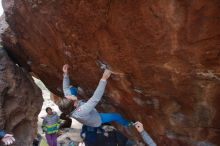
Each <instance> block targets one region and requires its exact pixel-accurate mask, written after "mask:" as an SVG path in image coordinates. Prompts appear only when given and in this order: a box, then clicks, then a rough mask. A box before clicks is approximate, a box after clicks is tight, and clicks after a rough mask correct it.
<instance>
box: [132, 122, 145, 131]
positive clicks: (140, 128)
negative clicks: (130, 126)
mask: <svg viewBox="0 0 220 146" xmlns="http://www.w3.org/2000/svg"><path fill="white" fill-rule="evenodd" d="M134 126H135V128H136V129H137V131H138V132H140V133H141V132H142V131H144V126H143V124H142V123H141V122H136V123H134Z"/></svg>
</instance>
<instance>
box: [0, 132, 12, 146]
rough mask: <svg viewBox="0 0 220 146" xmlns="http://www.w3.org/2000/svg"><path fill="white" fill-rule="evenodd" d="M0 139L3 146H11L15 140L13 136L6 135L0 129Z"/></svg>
mask: <svg viewBox="0 0 220 146" xmlns="http://www.w3.org/2000/svg"><path fill="white" fill-rule="evenodd" d="M0 138H1V141H2V142H3V143H4V144H5V145H10V144H13V143H14V142H15V138H14V136H13V135H11V134H6V133H5V131H4V130H2V129H0Z"/></svg>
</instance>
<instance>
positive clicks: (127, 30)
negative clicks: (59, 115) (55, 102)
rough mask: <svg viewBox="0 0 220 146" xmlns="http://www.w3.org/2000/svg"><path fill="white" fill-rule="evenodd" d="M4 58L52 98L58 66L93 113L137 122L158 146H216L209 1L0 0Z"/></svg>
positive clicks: (218, 67) (218, 89)
mask: <svg viewBox="0 0 220 146" xmlns="http://www.w3.org/2000/svg"><path fill="white" fill-rule="evenodd" d="M3 6H4V10H5V15H6V21H7V22H8V24H9V28H7V30H6V31H5V32H4V33H3V34H2V36H3V44H4V45H5V46H6V47H7V49H8V52H9V53H10V55H11V57H13V58H14V60H15V61H16V62H17V63H18V64H20V65H21V66H23V67H25V68H26V69H27V70H29V71H30V72H32V73H33V74H34V75H35V76H37V77H39V78H40V79H41V80H42V81H43V82H44V83H45V84H46V86H47V87H48V88H49V89H50V90H51V91H52V92H53V93H54V94H56V95H58V96H61V95H62V88H61V83H62V70H61V68H62V65H63V64H64V63H68V64H70V66H71V67H72V68H71V72H70V74H71V78H72V80H73V82H74V84H77V85H79V86H80V87H82V89H83V90H84V91H85V94H86V95H87V97H88V96H89V95H91V94H92V92H93V91H94V89H95V87H96V85H97V83H98V80H99V78H100V76H101V70H100V68H99V66H98V65H97V62H98V61H102V62H104V63H106V64H108V65H109V66H110V67H111V69H112V70H113V71H115V72H117V73H119V74H118V75H114V76H113V77H112V79H111V80H110V81H109V83H108V87H107V90H106V92H105V97H104V98H103V100H102V105H101V107H102V108H103V109H105V111H118V112H121V113H123V114H124V115H125V116H126V117H127V118H129V119H134V120H140V121H142V122H143V123H144V125H145V129H146V130H147V131H148V132H149V133H150V135H152V137H153V138H154V139H155V141H156V142H157V143H158V145H161V146H163V145H169V146H172V145H174V146H176V145H184V146H186V145H202V144H206V145H212V144H213V145H214V144H215V145H220V141H219V137H220V132H219V128H220V127H219V122H220V118H219V117H220V109H219V105H218V104H219V103H220V99H219V96H220V75H219V72H220V29H219V26H220V13H219V8H220V1H219V0H194V1H188V0H181V1H180V0H154V1H151V0H148V1H144V0H138V1H137V0H120V1H116V0H109V1H101V0H83V1H82V0H81V1H80V0H74V1H72V0H63V1H58V0H51V1H41V0H32V1H30V0H25V1H24V0H10V1H9V0H3Z"/></svg>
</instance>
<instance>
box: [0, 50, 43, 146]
mask: <svg viewBox="0 0 220 146" xmlns="http://www.w3.org/2000/svg"><path fill="white" fill-rule="evenodd" d="M42 102H43V98H42V94H41V90H40V89H39V88H38V87H37V86H36V85H35V83H34V81H33V79H32V78H31V76H30V75H29V74H28V72H26V71H24V70H23V69H22V68H20V67H18V66H16V65H15V64H14V63H13V62H12V61H11V60H10V59H9V57H8V55H7V53H6V52H5V51H4V50H3V49H2V47H1V48H0V128H1V129H4V130H6V131H7V132H8V133H13V135H14V137H15V139H16V141H15V143H14V144H13V146H30V145H31V144H32V142H33V139H34V138H36V134H37V118H38V114H39V112H40V109H41V106H42ZM0 146H3V144H2V143H1V142H0Z"/></svg>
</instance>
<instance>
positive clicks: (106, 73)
mask: <svg viewBox="0 0 220 146" xmlns="http://www.w3.org/2000/svg"><path fill="white" fill-rule="evenodd" d="M111 73H112V72H111V71H110V70H108V69H105V71H104V73H103V75H102V80H107V79H108V78H109V77H110V76H111Z"/></svg>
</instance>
